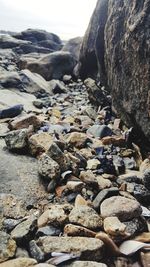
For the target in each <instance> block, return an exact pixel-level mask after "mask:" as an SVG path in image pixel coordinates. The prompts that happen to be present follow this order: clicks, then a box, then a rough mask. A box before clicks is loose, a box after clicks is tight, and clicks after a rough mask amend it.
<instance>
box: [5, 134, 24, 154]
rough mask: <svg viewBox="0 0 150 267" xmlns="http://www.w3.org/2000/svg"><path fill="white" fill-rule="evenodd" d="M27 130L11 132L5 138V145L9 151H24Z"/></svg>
mask: <svg viewBox="0 0 150 267" xmlns="http://www.w3.org/2000/svg"><path fill="white" fill-rule="evenodd" d="M27 139H28V131H27V129H23V130H16V131H11V132H9V133H8V134H6V136H5V143H6V145H7V147H8V149H9V150H25V149H26V148H27Z"/></svg>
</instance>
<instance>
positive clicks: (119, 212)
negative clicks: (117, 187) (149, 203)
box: [100, 196, 142, 221]
mask: <svg viewBox="0 0 150 267" xmlns="http://www.w3.org/2000/svg"><path fill="white" fill-rule="evenodd" d="M100 211H101V216H102V217H104V218H106V217H111V216H116V217H118V219H119V220H120V221H125V220H130V219H133V218H137V217H139V216H140V215H141V213H142V208H141V206H140V204H139V203H138V202H137V201H136V200H132V199H128V198H125V197H121V196H114V197H110V198H108V199H105V200H104V201H103V202H102V204H101V206H100Z"/></svg>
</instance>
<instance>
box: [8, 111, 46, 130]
mask: <svg viewBox="0 0 150 267" xmlns="http://www.w3.org/2000/svg"><path fill="white" fill-rule="evenodd" d="M30 125H32V126H33V127H34V128H35V129H37V128H39V127H40V125H41V121H40V120H39V119H38V118H37V116H35V115H34V114H29V115H25V116H22V117H20V118H17V119H15V120H13V121H12V122H10V124H9V127H10V129H11V130H19V129H23V128H28V127H29V126H30Z"/></svg>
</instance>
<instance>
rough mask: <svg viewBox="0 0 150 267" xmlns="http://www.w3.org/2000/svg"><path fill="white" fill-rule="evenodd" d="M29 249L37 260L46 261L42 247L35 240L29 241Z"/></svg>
mask: <svg viewBox="0 0 150 267" xmlns="http://www.w3.org/2000/svg"><path fill="white" fill-rule="evenodd" d="M29 251H30V255H31V257H32V258H33V259H35V260H37V262H42V261H44V253H43V252H42V251H41V249H40V248H39V247H38V246H37V244H36V242H35V240H31V241H30V242H29Z"/></svg>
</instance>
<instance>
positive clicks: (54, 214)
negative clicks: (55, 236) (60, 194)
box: [37, 205, 68, 228]
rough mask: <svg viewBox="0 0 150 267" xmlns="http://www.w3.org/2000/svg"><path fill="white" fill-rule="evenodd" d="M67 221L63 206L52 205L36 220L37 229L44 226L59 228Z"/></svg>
mask: <svg viewBox="0 0 150 267" xmlns="http://www.w3.org/2000/svg"><path fill="white" fill-rule="evenodd" d="M67 219H68V216H67V214H66V213H65V206H63V205H52V206H51V207H50V208H49V209H48V210H46V211H45V212H44V213H43V214H42V215H41V216H40V217H39V218H38V222H37V224H38V228H41V227H44V226H46V225H48V224H49V225H53V226H61V225H64V224H65V223H66V221H67Z"/></svg>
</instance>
